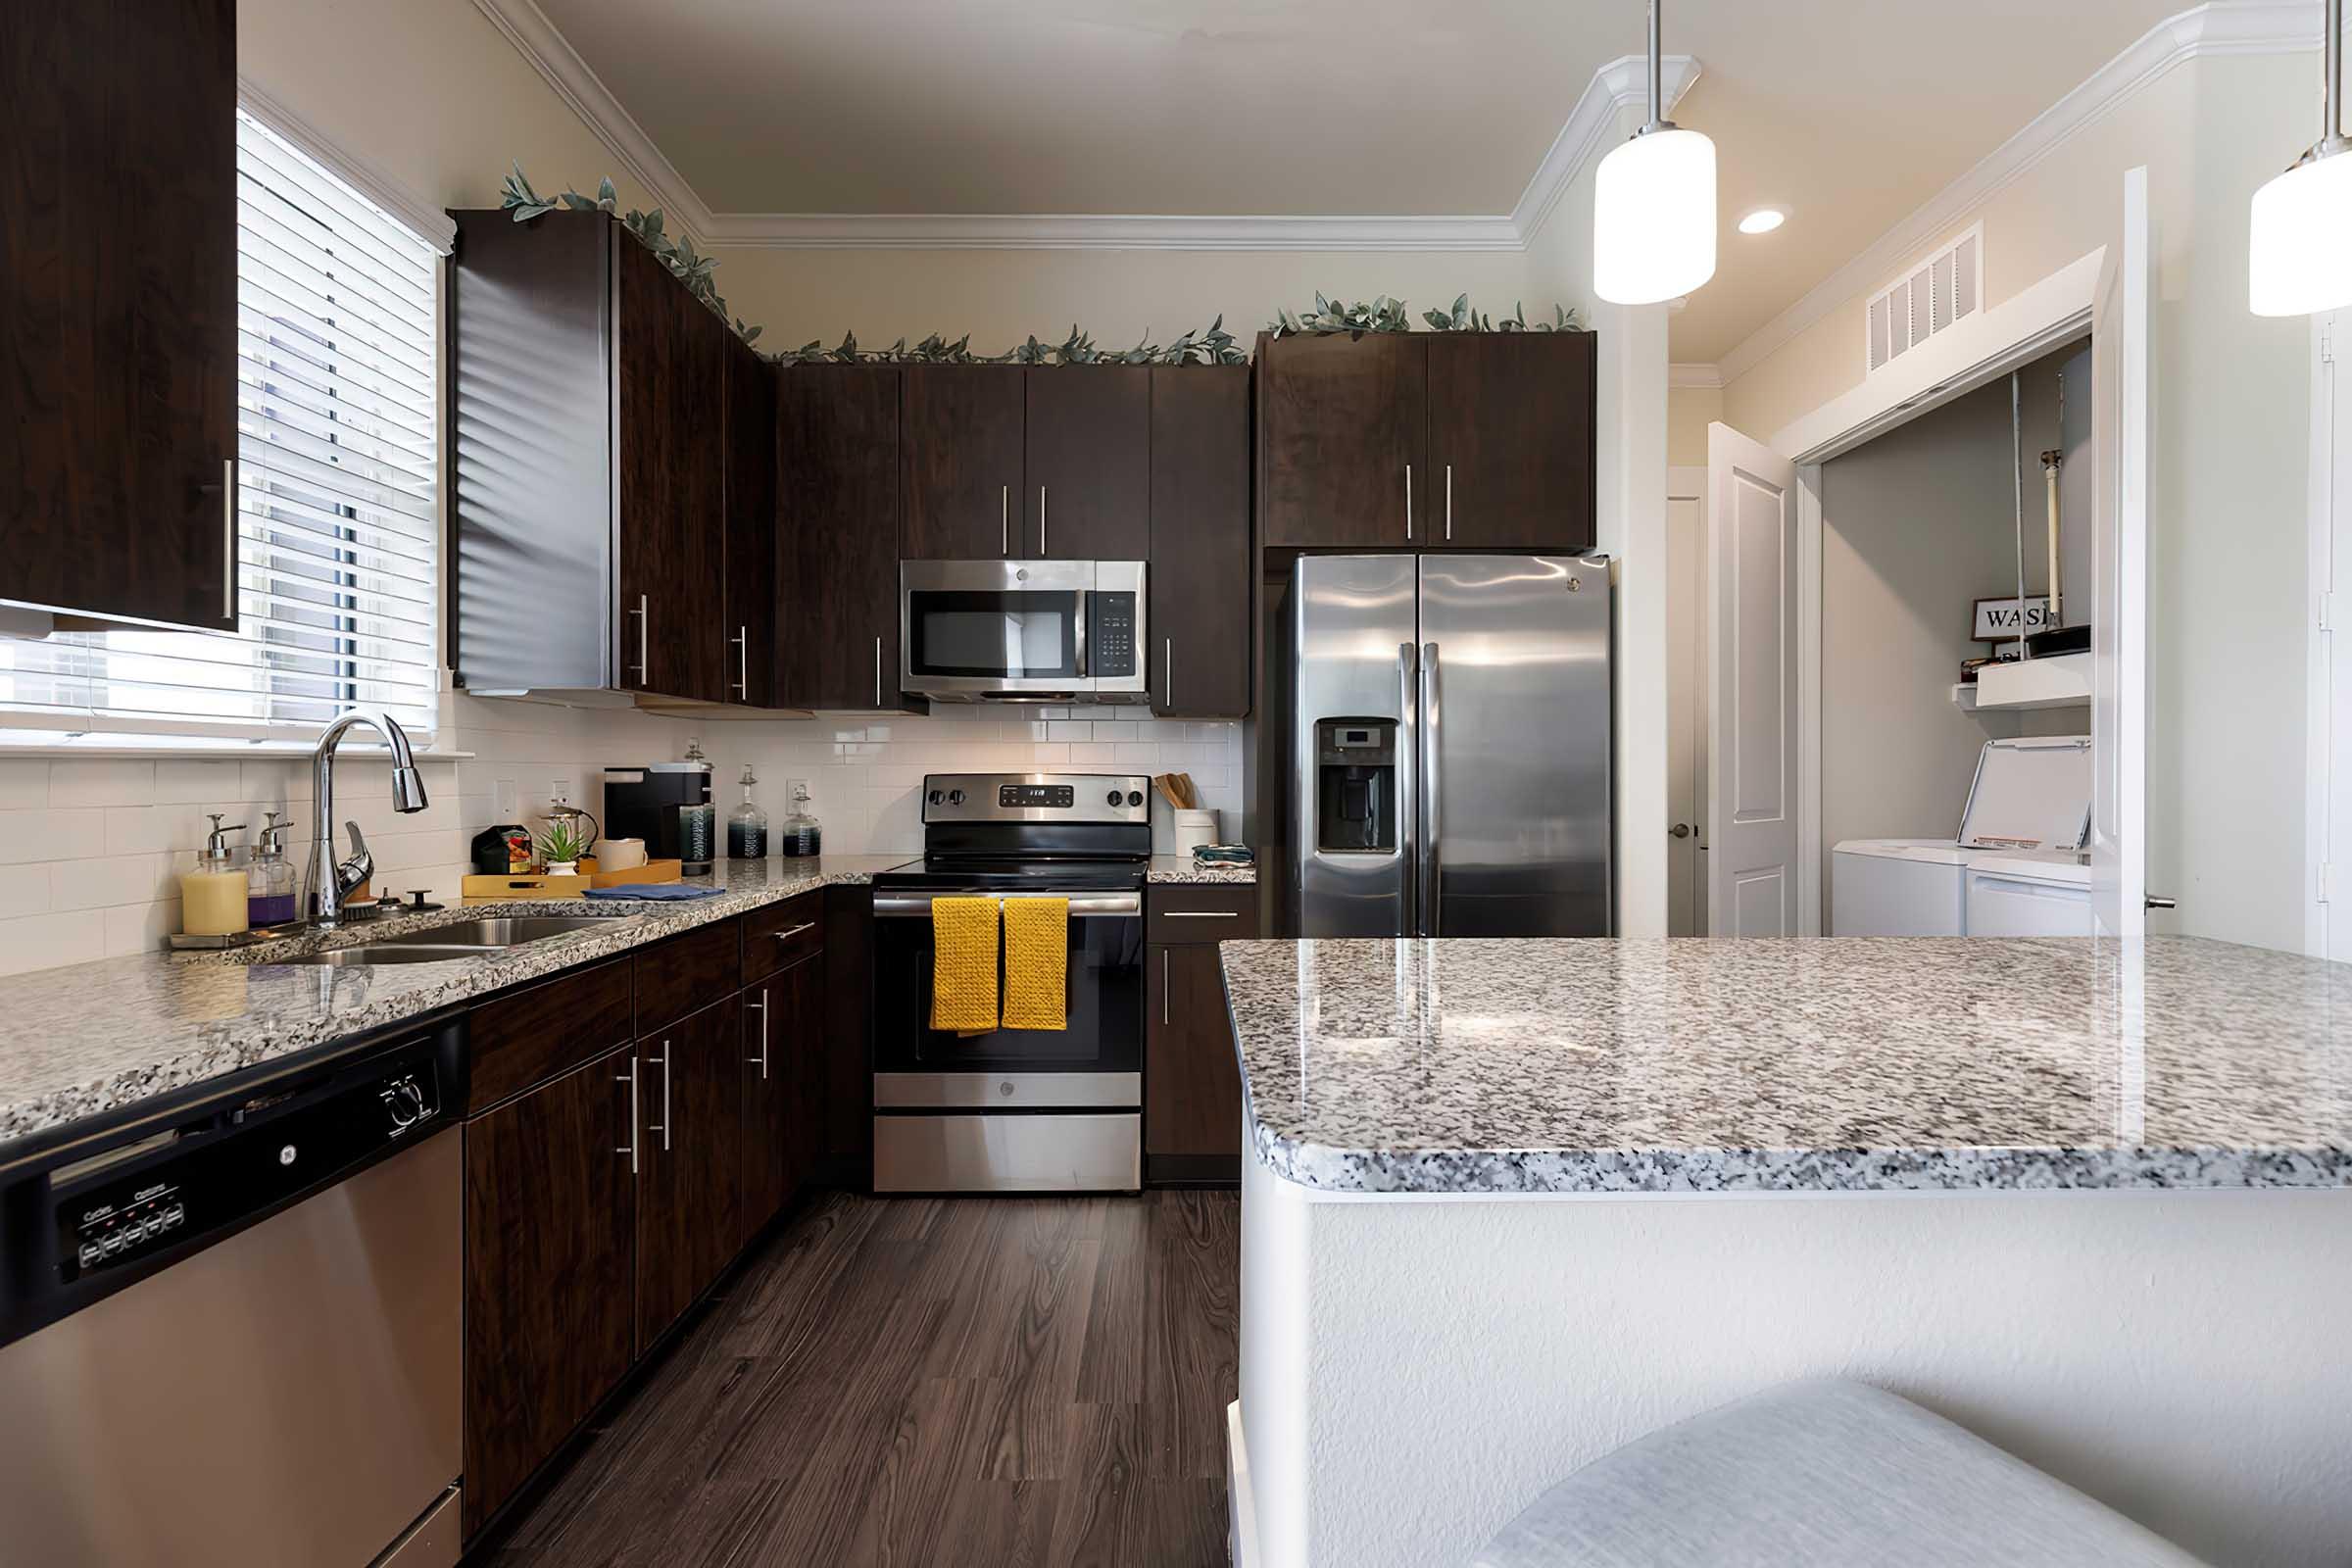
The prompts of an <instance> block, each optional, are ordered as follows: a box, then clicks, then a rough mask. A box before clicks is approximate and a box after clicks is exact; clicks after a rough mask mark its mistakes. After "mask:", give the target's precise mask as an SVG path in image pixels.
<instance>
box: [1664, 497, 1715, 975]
mask: <svg viewBox="0 0 2352 1568" xmlns="http://www.w3.org/2000/svg"><path fill="white" fill-rule="evenodd" d="M1706 495H1707V470H1706V469H1704V468H1701V467H1675V468H1669V469H1667V470H1666V718H1667V729H1666V815H1667V825H1666V835H1667V838H1666V877H1667V882H1666V934H1667V935H1668V936H1670V937H1703V936H1705V935H1706V934H1707V882H1706V875H1707V871H1706V855H1705V853H1704V852H1705V847H1706V822H1707V818H1706V799H1707V722H1708V716H1707V684H1708V683H1707V635H1706V632H1707V617H1708V614H1709V611H1708V608H1707V593H1706V590H1707V573H1706V563H1707V513H1706Z"/></svg>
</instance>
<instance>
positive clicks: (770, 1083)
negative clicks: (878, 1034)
mask: <svg viewBox="0 0 2352 1568" xmlns="http://www.w3.org/2000/svg"><path fill="white" fill-rule="evenodd" d="M824 974H825V968H824V959H823V956H821V955H812V956H809V957H805V958H803V959H801V960H800V961H799V962H797V963H795V964H793V965H791V966H790V967H789V968H786V969H782V970H779V971H778V972H777V973H775V974H772V975H770V976H768V977H767V978H766V979H764V980H762V981H760V984H758V985H756V986H746V987H745V988H744V992H743V1201H742V1203H741V1204H740V1206H739V1219H738V1223H737V1226H736V1230H737V1233H738V1245H741V1244H742V1243H744V1242H749V1241H750V1240H751V1239H752V1237H753V1236H755V1235H757V1234H758V1233H759V1231H760V1227H761V1226H763V1225H765V1224H766V1223H767V1222H768V1221H769V1220H771V1219H774V1218H775V1217H776V1215H777V1214H778V1213H779V1212H780V1211H782V1209H783V1207H784V1205H785V1203H786V1202H788V1201H790V1200H791V1198H792V1195H793V1194H794V1193H795V1192H796V1191H798V1190H799V1188H800V1185H801V1183H802V1182H803V1181H805V1180H807V1179H808V1175H809V1167H810V1165H811V1163H812V1162H813V1158H814V1155H815V1152H816V1150H817V1148H818V1141H819V1140H820V1139H821V1138H822V1136H823V1128H822V1125H821V1123H820V1121H819V1115H820V1109H819V1107H820V1106H821V1104H822V1101H821V1100H820V1099H818V1096H819V1095H820V1094H821V1092H822V1082H823V1081H822V1078H821V1077H814V1078H812V1076H811V1074H810V1072H809V1064H810V1063H811V1062H812V1061H813V1062H815V1063H816V1064H817V1065H818V1066H819V1067H821V1066H822V1063H823V1051H822V1047H823V1043H824V1021H825V1020H824V1011H823V998H824Z"/></svg>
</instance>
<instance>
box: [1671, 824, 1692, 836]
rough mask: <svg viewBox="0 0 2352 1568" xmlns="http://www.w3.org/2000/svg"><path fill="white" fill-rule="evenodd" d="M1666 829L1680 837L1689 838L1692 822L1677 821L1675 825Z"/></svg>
mask: <svg viewBox="0 0 2352 1568" xmlns="http://www.w3.org/2000/svg"><path fill="white" fill-rule="evenodd" d="M1666 831H1667V832H1669V833H1671V834H1673V835H1674V836H1675V837H1676V838H1678V839H1687V838H1689V837H1690V836H1691V831H1692V829H1691V824H1690V823H1688V822H1677V823H1675V824H1674V826H1672V827H1670V828H1668V829H1667V830H1666Z"/></svg>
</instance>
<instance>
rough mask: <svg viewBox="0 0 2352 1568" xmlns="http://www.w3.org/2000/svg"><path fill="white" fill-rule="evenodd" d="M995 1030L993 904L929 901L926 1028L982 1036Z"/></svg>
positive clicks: (995, 947)
mask: <svg viewBox="0 0 2352 1568" xmlns="http://www.w3.org/2000/svg"><path fill="white" fill-rule="evenodd" d="M996 1026H997V901H996V900H994V899H933V900H932V901H931V1027H932V1028H934V1029H953V1030H955V1031H956V1033H957V1034H967V1035H968V1034H986V1033H988V1032H989V1031H990V1030H992V1029H994V1028H996Z"/></svg>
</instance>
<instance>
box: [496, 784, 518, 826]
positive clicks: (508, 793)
mask: <svg viewBox="0 0 2352 1568" xmlns="http://www.w3.org/2000/svg"><path fill="white" fill-rule="evenodd" d="M491 795H492V799H493V807H494V809H496V810H497V812H498V814H499V815H500V816H503V817H509V818H513V817H517V816H520V815H521V814H522V801H521V797H520V795H519V793H518V792H517V791H516V789H515V781H514V780H513V779H511V778H502V779H500V780H499V781H498V782H497V783H496V784H494V785H492V786H491Z"/></svg>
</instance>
